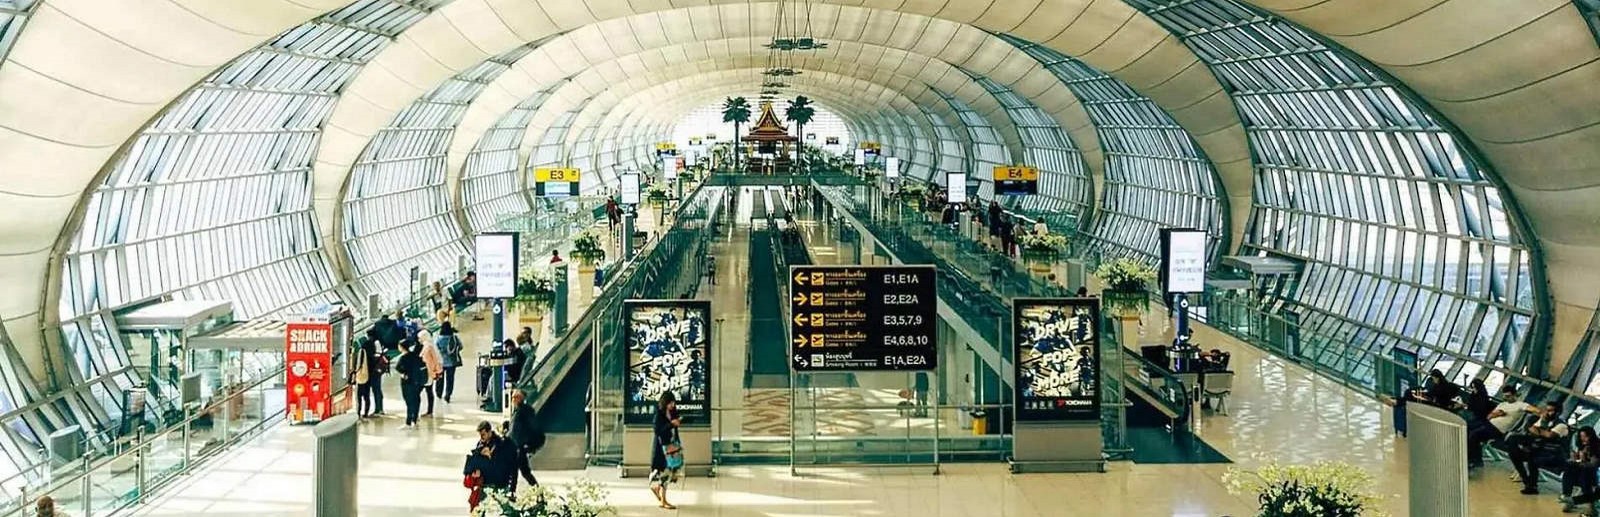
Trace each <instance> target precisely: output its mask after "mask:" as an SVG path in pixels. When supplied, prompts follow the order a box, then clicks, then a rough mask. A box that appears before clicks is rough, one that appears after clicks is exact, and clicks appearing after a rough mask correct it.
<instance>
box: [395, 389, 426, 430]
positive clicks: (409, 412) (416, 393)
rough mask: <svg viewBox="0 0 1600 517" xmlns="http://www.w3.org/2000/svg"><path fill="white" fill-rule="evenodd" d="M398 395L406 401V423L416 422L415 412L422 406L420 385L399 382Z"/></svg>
mask: <svg viewBox="0 0 1600 517" xmlns="http://www.w3.org/2000/svg"><path fill="white" fill-rule="evenodd" d="M400 396H401V397H402V398H404V399H405V401H406V424H407V425H410V424H415V423H417V412H418V411H419V410H420V409H421V407H422V387H421V386H417V385H415V384H412V383H409V382H402V383H400Z"/></svg>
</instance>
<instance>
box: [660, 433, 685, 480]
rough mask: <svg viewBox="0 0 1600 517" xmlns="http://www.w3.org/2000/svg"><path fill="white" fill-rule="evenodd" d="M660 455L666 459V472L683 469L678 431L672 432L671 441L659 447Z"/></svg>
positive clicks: (681, 448)
mask: <svg viewBox="0 0 1600 517" xmlns="http://www.w3.org/2000/svg"><path fill="white" fill-rule="evenodd" d="M661 453H662V454H664V455H666V457H667V470H678V469H681V468H683V441H682V440H680V439H679V438H678V430H677V429H673V430H672V441H671V442H668V443H666V444H663V445H662V446H661Z"/></svg>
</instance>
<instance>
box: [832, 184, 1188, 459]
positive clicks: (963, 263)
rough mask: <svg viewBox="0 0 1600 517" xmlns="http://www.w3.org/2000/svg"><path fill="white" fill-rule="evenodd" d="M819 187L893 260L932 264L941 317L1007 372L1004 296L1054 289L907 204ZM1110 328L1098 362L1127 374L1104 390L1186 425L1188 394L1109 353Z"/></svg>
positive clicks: (1128, 355) (1166, 376)
mask: <svg viewBox="0 0 1600 517" xmlns="http://www.w3.org/2000/svg"><path fill="white" fill-rule="evenodd" d="M819 188H820V189H821V192H822V193H823V196H824V198H825V199H826V200H827V201H828V202H829V203H830V204H832V205H833V206H834V207H836V208H837V209H838V210H839V211H840V212H841V213H843V214H845V215H846V216H847V218H848V219H850V223H851V224H853V225H856V226H858V227H859V229H860V230H861V231H862V232H863V233H865V234H870V237H869V239H871V241H875V242H876V243H877V246H878V247H880V248H882V249H883V250H885V251H887V252H888V254H889V255H891V256H892V257H893V258H894V259H896V262H897V263H904V264H932V265H934V266H936V267H937V269H938V274H939V313H940V317H941V318H942V319H944V320H945V322H946V323H947V324H949V325H950V326H951V327H952V328H953V329H954V330H955V331H956V332H957V334H959V335H962V336H963V337H964V338H965V339H966V340H967V341H968V342H970V343H971V344H973V345H974V346H973V347H972V348H973V349H974V352H976V354H977V355H978V356H979V357H980V358H982V359H983V362H984V363H985V364H986V365H987V366H989V368H991V369H992V370H993V371H994V372H1009V371H1011V368H1012V365H1011V361H1010V357H1012V352H1011V350H1012V344H1011V335H1010V332H1006V331H1004V329H1009V327H1010V326H1009V325H1008V324H1005V322H1008V321H1009V317H1010V314H1011V308H1010V304H1009V302H1008V301H1007V300H1008V299H1011V298H1021V297H1049V296H1056V295H1057V294H1055V292H1053V291H1052V290H1051V289H1050V288H1049V286H1047V285H1045V284H1044V283H1043V282H1041V281H1039V280H1038V279H1036V278H1035V277H1033V276H1032V274H1030V273H1029V272H1028V271H1026V270H1025V269H1022V268H1020V267H1019V266H1018V265H1017V264H1016V262H1015V261H1013V260H1011V259H1009V258H1006V257H1003V256H1001V255H998V254H996V253H992V252H990V251H988V250H987V249H985V248H984V247H983V246H982V245H980V244H979V243H976V242H973V241H972V240H971V239H968V238H966V237H964V236H961V235H959V234H957V233H956V232H954V231H953V230H951V229H950V228H948V227H947V226H945V225H940V224H934V223H930V222H927V221H925V220H924V219H923V218H922V216H921V214H920V213H917V212H915V211H913V210H910V209H904V210H901V209H897V208H895V207H892V206H891V207H888V208H882V207H880V208H879V209H878V210H873V209H872V208H871V207H869V206H864V205H863V203H861V202H860V201H859V200H861V199H870V197H871V196H865V195H852V193H851V192H849V191H848V190H847V189H846V188H843V187H819ZM871 241H869V242H871ZM1112 328H1114V325H1112V324H1111V322H1110V321H1109V320H1108V321H1103V322H1102V324H1101V329H1102V331H1103V333H1104V336H1103V338H1102V342H1103V343H1105V344H1106V345H1107V347H1106V348H1103V349H1102V352H1101V354H1102V364H1103V365H1105V366H1106V367H1107V368H1116V365H1118V364H1121V365H1122V368H1123V370H1124V372H1125V375H1105V376H1104V377H1105V378H1104V379H1103V382H1104V386H1105V387H1106V388H1107V390H1108V392H1109V393H1112V394H1116V393H1119V392H1122V391H1123V390H1125V392H1126V393H1127V394H1128V395H1129V396H1130V397H1132V398H1136V399H1137V400H1138V403H1139V404H1141V405H1142V406H1141V409H1146V408H1147V409H1149V410H1150V411H1152V412H1153V413H1154V414H1159V415H1161V416H1162V417H1164V418H1165V419H1166V420H1167V424H1168V427H1170V428H1173V429H1179V428H1182V427H1183V426H1185V425H1186V424H1187V422H1188V419H1189V418H1190V417H1191V415H1190V414H1189V413H1190V401H1189V399H1188V397H1187V394H1186V393H1185V390H1183V389H1182V388H1181V386H1182V384H1181V382H1179V381H1178V380H1177V378H1176V377H1173V376H1172V375H1171V374H1170V373H1166V372H1165V371H1164V370H1160V369H1157V368H1151V367H1149V365H1147V364H1144V363H1142V361H1143V359H1142V358H1141V357H1139V354H1138V352H1137V351H1134V350H1130V349H1126V348H1122V349H1120V354H1119V355H1120V357H1116V356H1110V355H1109V354H1115V353H1117V352H1119V349H1118V348H1116V345H1114V343H1117V340H1116V339H1115V336H1113V335H1111V332H1110V330H1111V329H1112ZM999 377H1001V379H1000V384H1002V386H1001V388H1002V389H1001V391H1003V392H1006V393H1009V392H1010V390H1011V387H1010V381H1009V380H1008V379H1005V377H1007V376H1006V375H999ZM1104 402H1105V403H1106V404H1103V406H1105V407H1108V408H1112V406H1113V405H1116V406H1120V405H1123V404H1122V402H1121V401H1120V398H1119V400H1115V401H1113V400H1106V401H1104ZM1111 410H1113V411H1114V410H1115V408H1112V409H1111ZM1106 420H1108V419H1107V418H1103V419H1102V421H1106ZM1112 420H1114V419H1112ZM1002 425H1003V423H1002ZM1107 433H1108V438H1110V436H1111V435H1112V434H1115V433H1117V431H1115V430H1113V429H1109V428H1108V429H1107ZM1110 442H1111V440H1109V439H1108V443H1110Z"/></svg>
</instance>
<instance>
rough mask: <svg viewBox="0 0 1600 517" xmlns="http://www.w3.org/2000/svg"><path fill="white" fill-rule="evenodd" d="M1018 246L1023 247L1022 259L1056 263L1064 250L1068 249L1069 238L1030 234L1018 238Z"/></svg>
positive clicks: (1050, 234)
mask: <svg viewBox="0 0 1600 517" xmlns="http://www.w3.org/2000/svg"><path fill="white" fill-rule="evenodd" d="M1017 244H1018V245H1020V246H1021V247H1022V258H1024V259H1030V258H1031V259H1034V260H1039V261H1045V262H1048V261H1054V260H1055V259H1056V258H1057V257H1059V256H1060V255H1061V251H1062V250H1065V249H1067V236H1065V235H1059V234H1054V233H1046V234H1042V235H1041V234H1037V233H1033V232H1028V233H1023V234H1021V235H1018V236H1017Z"/></svg>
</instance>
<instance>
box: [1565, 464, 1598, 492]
mask: <svg viewBox="0 0 1600 517" xmlns="http://www.w3.org/2000/svg"><path fill="white" fill-rule="evenodd" d="M1595 482H1596V480H1595V468H1594V467H1585V466H1582V465H1578V464H1576V463H1567V468H1566V469H1565V470H1562V471H1561V495H1569V494H1571V493H1572V489H1573V488H1578V489H1581V491H1580V492H1578V494H1579V495H1589V494H1591V493H1593V492H1594V488H1595Z"/></svg>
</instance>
